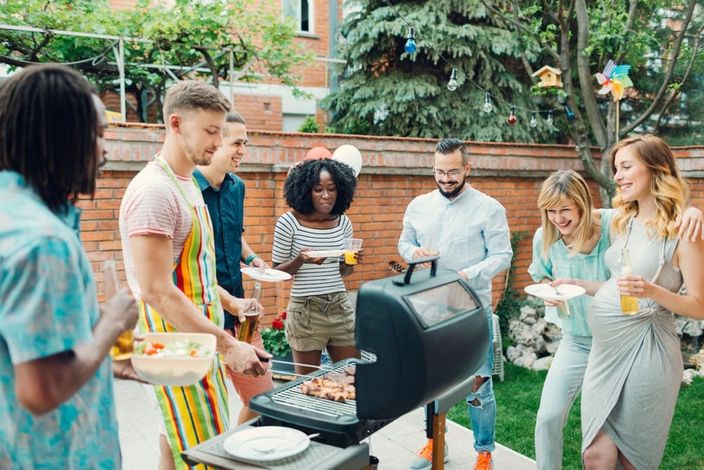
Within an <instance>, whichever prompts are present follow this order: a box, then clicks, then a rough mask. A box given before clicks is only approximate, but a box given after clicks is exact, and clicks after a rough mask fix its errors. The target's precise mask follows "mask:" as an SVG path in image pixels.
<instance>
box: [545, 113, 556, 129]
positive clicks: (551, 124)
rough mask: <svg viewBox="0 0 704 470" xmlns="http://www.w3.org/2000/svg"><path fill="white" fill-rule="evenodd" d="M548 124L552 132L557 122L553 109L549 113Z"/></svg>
mask: <svg viewBox="0 0 704 470" xmlns="http://www.w3.org/2000/svg"><path fill="white" fill-rule="evenodd" d="M547 122H548V127H549V128H550V130H552V129H553V127H552V126H553V124H554V123H555V120H554V119H553V117H552V109H551V110H550V111H549V112H548V118H547Z"/></svg>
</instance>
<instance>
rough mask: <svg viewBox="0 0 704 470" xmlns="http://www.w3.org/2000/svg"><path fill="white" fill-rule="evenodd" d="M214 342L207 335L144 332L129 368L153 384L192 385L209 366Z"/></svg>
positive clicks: (213, 350)
mask: <svg viewBox="0 0 704 470" xmlns="http://www.w3.org/2000/svg"><path fill="white" fill-rule="evenodd" d="M215 341H216V340H215V336H214V335H211V334H210V333H145V334H143V335H142V339H141V340H139V341H136V342H135V343H134V352H133V353H132V366H133V367H134V370H135V371H136V372H137V374H139V376H140V377H141V378H142V380H144V381H146V382H149V383H151V384H154V385H171V386H181V387H183V386H187V385H193V384H195V383H196V382H198V381H199V380H201V379H202V378H203V377H204V376H205V374H207V373H208V371H209V370H210V368H211V367H212V365H213V361H214V360H215V346H216V342H215Z"/></svg>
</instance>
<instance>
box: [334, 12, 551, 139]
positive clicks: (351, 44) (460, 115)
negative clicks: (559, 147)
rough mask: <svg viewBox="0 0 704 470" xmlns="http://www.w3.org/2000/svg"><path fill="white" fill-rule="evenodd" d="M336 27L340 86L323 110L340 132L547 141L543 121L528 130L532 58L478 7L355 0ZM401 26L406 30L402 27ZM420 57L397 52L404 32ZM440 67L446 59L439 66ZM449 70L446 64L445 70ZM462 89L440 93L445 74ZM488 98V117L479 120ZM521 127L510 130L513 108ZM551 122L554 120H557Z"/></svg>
mask: <svg viewBox="0 0 704 470" xmlns="http://www.w3.org/2000/svg"><path fill="white" fill-rule="evenodd" d="M351 3H353V6H354V8H355V11H354V12H353V13H351V14H349V15H348V16H347V17H346V19H345V21H344V24H343V26H342V35H343V37H344V40H343V41H342V45H341V57H342V58H343V59H344V60H346V66H345V67H344V70H343V72H342V77H341V79H340V85H339V87H338V88H337V90H335V91H334V92H333V93H332V94H331V95H330V96H329V97H328V98H327V99H326V100H325V101H324V102H323V106H324V107H326V108H327V109H329V110H330V111H331V113H332V120H331V127H332V129H333V130H335V131H338V132H344V133H358V134H376V135H398V136H412V137H435V138H437V137H442V136H456V137H459V138H463V139H469V140H481V141H504V142H510V141H521V142H532V141H536V140H538V141H544V140H547V141H550V142H554V141H555V139H556V136H555V135H551V134H550V130H549V127H548V125H547V124H546V122H545V119H544V118H545V117H547V114H546V113H543V114H537V115H536V118H537V121H538V122H539V124H538V126H537V127H536V128H532V127H531V126H530V125H529V122H530V119H531V113H530V110H537V109H538V105H537V104H535V103H534V102H533V101H532V100H531V97H530V91H529V86H530V83H531V80H530V77H528V76H527V75H526V73H525V71H524V68H523V67H522V65H521V60H522V59H525V58H527V59H528V60H533V59H535V58H536V57H537V51H535V50H531V47H530V45H529V43H524V42H523V41H522V39H521V37H520V35H517V34H515V33H512V32H510V31H507V30H506V29H504V28H501V27H500V26H499V25H497V24H495V23H494V22H493V20H492V19H491V18H490V15H489V12H488V11H487V10H486V8H485V7H484V5H483V3H482V2H481V1H476V0H427V1H419V0H389V2H387V1H385V0H357V1H355V2H351ZM404 19H405V21H404ZM409 25H410V26H413V27H414V28H415V33H416V36H415V38H416V42H417V52H416V53H414V54H408V53H406V52H405V51H404V44H405V42H406V36H407V35H408V27H409ZM443 58H444V59H443ZM450 64H451V65H450ZM453 67H454V68H456V69H457V80H458V83H459V87H458V88H457V90H455V91H450V90H448V88H447V84H448V80H449V78H450V74H451V71H452V68H453ZM485 91H488V92H490V93H491V94H492V96H493V99H492V101H493V108H494V109H493V111H492V112H491V113H485V112H482V110H481V109H482V105H483V103H484V99H485ZM512 105H514V106H515V107H516V116H517V118H518V122H517V124H516V125H513V126H511V125H509V124H508V123H507V118H508V116H509V114H510V111H511V106H512ZM556 117H557V115H556Z"/></svg>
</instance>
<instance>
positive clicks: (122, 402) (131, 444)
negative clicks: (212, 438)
mask: <svg viewBox="0 0 704 470" xmlns="http://www.w3.org/2000/svg"><path fill="white" fill-rule="evenodd" d="M227 385H228V391H229V396H230V417H231V419H230V422H231V425H232V426H234V425H235V420H236V419H237V414H238V413H239V410H240V408H241V406H242V403H241V401H240V399H239V397H238V396H237V393H235V391H234V389H233V388H232V385H231V384H230V382H229V381H228V382H227ZM115 398H116V402H117V403H116V405H117V419H118V423H119V426H120V445H121V447H122V456H123V468H124V469H125V470H143V469H144V470H151V469H156V468H157V467H158V462H159V447H158V434H159V430H160V426H161V424H160V419H161V418H160V416H159V413H158V412H157V410H155V409H154V408H153V405H152V402H151V401H150V399H149V397H148V396H147V394H146V390H145V388H144V386H143V385H141V384H139V383H136V382H132V381H123V380H116V381H115ZM447 429H448V430H447V434H446V439H447V443H448V445H449V449H450V461H449V462H448V463H447V464H446V466H445V468H447V469H452V470H460V469H471V468H472V465H473V464H474V460H475V458H476V453H475V452H474V448H473V447H472V444H473V442H474V441H473V438H472V431H470V430H468V429H466V428H463V427H462V426H459V425H458V424H455V423H453V422H450V421H448V425H447ZM425 439H426V437H425V429H424V415H423V408H418V409H416V410H414V411H411V412H410V413H408V414H406V415H404V416H402V417H400V418H398V419H397V420H395V421H394V422H393V423H391V424H389V425H388V426H386V427H385V428H383V429H381V430H380V431H379V432H377V433H375V434H374V435H372V436H371V446H372V454H373V455H375V456H377V457H378V458H379V460H380V463H379V468H380V469H381V470H405V469H407V468H408V465H410V463H411V462H412V461H413V459H415V454H416V452H417V451H418V450H419V449H420V448H421V447H422V446H423V445H424V444H425ZM494 469H495V470H504V469H505V470H533V469H535V462H534V461H532V460H531V459H529V458H527V457H525V456H523V455H520V454H518V453H516V452H514V451H512V450H511V449H508V448H506V447H503V446H501V445H498V444H497V449H496V451H495V452H494Z"/></svg>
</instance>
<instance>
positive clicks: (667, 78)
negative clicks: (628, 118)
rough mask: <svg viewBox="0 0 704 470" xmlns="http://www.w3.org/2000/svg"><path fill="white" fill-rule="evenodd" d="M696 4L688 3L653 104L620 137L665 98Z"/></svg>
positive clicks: (627, 132)
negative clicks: (685, 14)
mask: <svg viewBox="0 0 704 470" xmlns="http://www.w3.org/2000/svg"><path fill="white" fill-rule="evenodd" d="M696 3H697V0H690V1H689V6H688V8H687V16H686V17H685V19H684V21H683V22H682V29H681V30H680V31H679V33H678V34H677V38H676V39H675V44H674V47H673V50H672V54H671V56H670V64H669V65H668V67H667V71H666V72H665V77H663V80H662V85H660V89H659V90H658V93H657V95H655V98H654V99H653V102H652V103H651V104H650V106H649V107H648V109H646V110H645V111H644V112H643V114H641V115H640V116H639V117H638V118H636V120H635V121H633V122H632V123H630V124H629V125H628V126H626V127H625V128H624V129H623V130H621V132H620V135H628V134H629V133H630V132H633V130H634V129H636V128H637V127H638V126H640V125H641V124H643V123H644V122H645V121H646V120H647V119H648V118H649V117H650V115H651V114H653V112H655V110H656V109H657V108H658V107H659V106H660V102H661V100H662V98H663V96H665V92H666V91H667V88H668V86H669V85H670V80H672V74H673V72H674V70H675V65H677V59H678V58H679V55H680V49H681V47H682V39H683V38H684V35H685V32H686V31H687V28H688V27H689V23H690V22H691V21H692V14H693V13H694V7H695V6H696ZM618 138H620V136H618Z"/></svg>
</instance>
